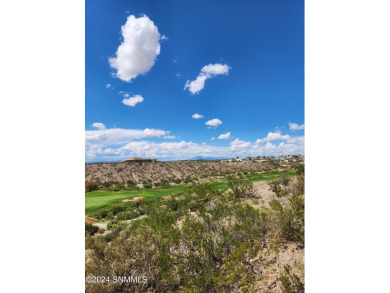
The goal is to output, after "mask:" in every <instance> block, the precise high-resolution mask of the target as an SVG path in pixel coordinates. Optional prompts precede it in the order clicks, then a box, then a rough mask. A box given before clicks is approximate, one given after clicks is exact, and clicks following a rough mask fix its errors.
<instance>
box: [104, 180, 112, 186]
mask: <svg viewBox="0 0 390 293" xmlns="http://www.w3.org/2000/svg"><path fill="white" fill-rule="evenodd" d="M102 186H103V187H111V186H112V182H111V181H104V182H103V183H102Z"/></svg>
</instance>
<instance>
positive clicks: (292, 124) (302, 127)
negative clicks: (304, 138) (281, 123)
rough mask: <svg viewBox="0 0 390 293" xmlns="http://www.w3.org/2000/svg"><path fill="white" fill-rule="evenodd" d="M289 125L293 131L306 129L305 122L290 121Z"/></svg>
mask: <svg viewBox="0 0 390 293" xmlns="http://www.w3.org/2000/svg"><path fill="white" fill-rule="evenodd" d="M288 125H289V126H290V130H292V131H296V130H302V129H305V124H302V125H298V124H296V123H291V122H290V123H288Z"/></svg>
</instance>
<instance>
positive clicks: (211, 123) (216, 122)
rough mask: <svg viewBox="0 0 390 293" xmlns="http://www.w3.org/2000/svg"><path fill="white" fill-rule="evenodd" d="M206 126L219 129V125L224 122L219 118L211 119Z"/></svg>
mask: <svg viewBox="0 0 390 293" xmlns="http://www.w3.org/2000/svg"><path fill="white" fill-rule="evenodd" d="M205 124H206V125H209V126H210V127H211V126H213V127H214V128H217V127H218V126H219V125H221V124H222V121H221V120H219V119H218V118H214V119H211V120H209V121H207V122H206V123H205Z"/></svg>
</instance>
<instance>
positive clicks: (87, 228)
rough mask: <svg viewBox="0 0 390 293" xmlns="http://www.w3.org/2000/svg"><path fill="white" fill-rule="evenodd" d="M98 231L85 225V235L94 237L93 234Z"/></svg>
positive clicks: (92, 226)
mask: <svg viewBox="0 0 390 293" xmlns="http://www.w3.org/2000/svg"><path fill="white" fill-rule="evenodd" d="M97 231H99V227H96V226H94V225H92V224H85V234H87V233H88V234H89V235H91V236H93V235H95V233H96V232H97Z"/></svg>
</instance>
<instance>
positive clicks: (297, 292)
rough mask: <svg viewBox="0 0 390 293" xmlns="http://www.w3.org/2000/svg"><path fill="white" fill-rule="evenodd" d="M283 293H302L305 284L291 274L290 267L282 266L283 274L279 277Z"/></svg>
mask: <svg viewBox="0 0 390 293" xmlns="http://www.w3.org/2000/svg"><path fill="white" fill-rule="evenodd" d="M280 281H281V282H282V290H283V293H304V292H305V284H304V282H303V281H302V280H301V278H300V277H299V276H298V275H297V274H295V273H293V272H292V268H291V266H290V265H284V268H283V272H282V273H281V275H280Z"/></svg>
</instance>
